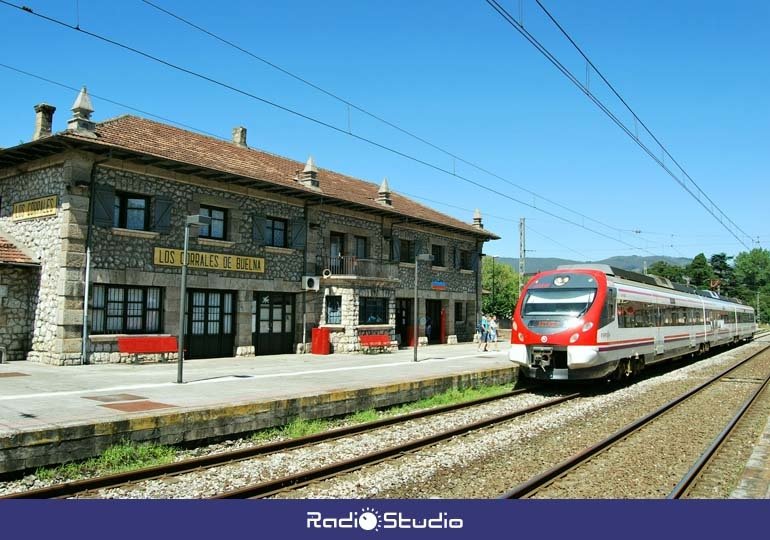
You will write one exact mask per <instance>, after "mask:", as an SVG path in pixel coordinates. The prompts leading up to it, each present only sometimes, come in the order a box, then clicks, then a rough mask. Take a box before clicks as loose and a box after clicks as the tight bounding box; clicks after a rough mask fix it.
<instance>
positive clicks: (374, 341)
mask: <svg viewBox="0 0 770 540" xmlns="http://www.w3.org/2000/svg"><path fill="white" fill-rule="evenodd" d="M358 340H359V341H360V342H361V348H362V349H363V350H364V351H369V350H371V349H389V348H390V336H389V335H388V334H362V335H360V336H358Z"/></svg>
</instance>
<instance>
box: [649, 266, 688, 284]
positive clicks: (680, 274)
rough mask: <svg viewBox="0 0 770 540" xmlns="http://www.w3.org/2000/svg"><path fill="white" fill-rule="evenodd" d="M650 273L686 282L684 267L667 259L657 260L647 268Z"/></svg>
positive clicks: (674, 280) (677, 281)
mask: <svg viewBox="0 0 770 540" xmlns="http://www.w3.org/2000/svg"><path fill="white" fill-rule="evenodd" d="M647 273H648V274H652V275H654V276H660V277H664V278H668V279H670V280H671V281H673V282H675V283H684V268H683V267H681V266H677V265H674V264H669V263H667V262H666V261H657V262H655V263H653V264H651V265H650V267H649V268H648V269H647Z"/></svg>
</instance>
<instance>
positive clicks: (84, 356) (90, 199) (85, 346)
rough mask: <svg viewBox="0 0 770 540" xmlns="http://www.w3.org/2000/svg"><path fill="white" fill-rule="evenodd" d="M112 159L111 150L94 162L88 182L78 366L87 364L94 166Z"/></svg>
mask: <svg viewBox="0 0 770 540" xmlns="http://www.w3.org/2000/svg"><path fill="white" fill-rule="evenodd" d="M111 158H112V150H110V152H109V154H108V157H107V158H105V159H102V160H99V161H94V162H93V164H92V165H91V174H90V178H89V182H88V227H87V229H86V276H85V293H84V295H83V337H82V344H81V349H80V365H81V366H82V365H84V364H88V303H89V300H90V296H91V237H92V229H93V227H94V186H95V185H96V166H97V165H99V164H100V163H104V162H105V161H109V160H110V159H111Z"/></svg>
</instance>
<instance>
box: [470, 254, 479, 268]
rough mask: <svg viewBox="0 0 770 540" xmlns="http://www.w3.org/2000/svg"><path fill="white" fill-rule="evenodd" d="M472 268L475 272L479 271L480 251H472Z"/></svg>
mask: <svg viewBox="0 0 770 540" xmlns="http://www.w3.org/2000/svg"><path fill="white" fill-rule="evenodd" d="M471 270H473V271H474V272H478V271H479V253H478V251H474V252H472V253H471Z"/></svg>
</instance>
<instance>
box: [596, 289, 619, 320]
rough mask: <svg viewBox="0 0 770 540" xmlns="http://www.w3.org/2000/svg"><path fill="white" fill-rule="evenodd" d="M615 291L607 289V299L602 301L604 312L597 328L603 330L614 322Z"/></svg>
mask: <svg viewBox="0 0 770 540" xmlns="http://www.w3.org/2000/svg"><path fill="white" fill-rule="evenodd" d="M616 298H617V290H616V289H613V288H612V287H610V288H608V289H607V299H606V300H605V301H604V310H603V311H602V316H601V319H600V320H599V328H603V327H605V326H607V325H608V324H610V323H611V322H612V321H614V320H615V312H616V310H615V299H616Z"/></svg>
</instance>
